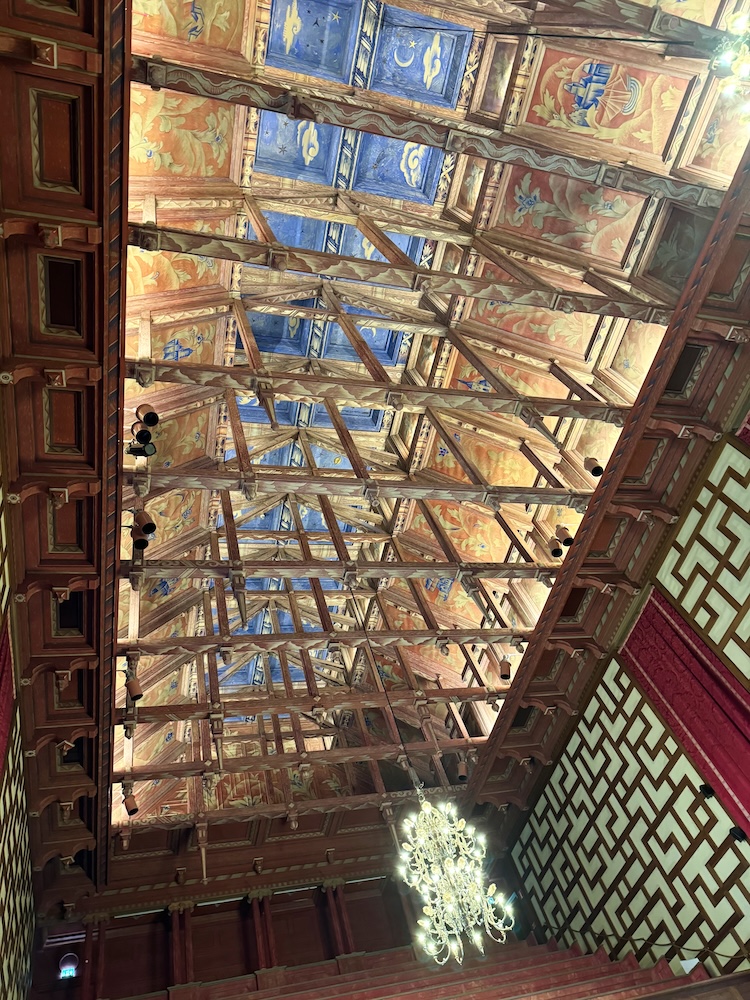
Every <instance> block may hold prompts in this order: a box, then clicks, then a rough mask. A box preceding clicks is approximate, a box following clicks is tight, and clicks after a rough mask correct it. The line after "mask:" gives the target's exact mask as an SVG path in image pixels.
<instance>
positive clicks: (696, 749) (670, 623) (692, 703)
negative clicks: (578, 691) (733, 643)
mask: <svg viewBox="0 0 750 1000" xmlns="http://www.w3.org/2000/svg"><path fill="white" fill-rule="evenodd" d="M621 658H622V661H623V663H624V664H625V666H626V667H627V668H628V670H629V671H630V672H631V674H632V675H633V677H634V678H635V679H636V680H637V682H638V683H639V684H640V686H641V687H642V688H643V690H644V691H645V693H646V694H647V695H648V697H649V698H650V699H651V701H652V702H653V703H654V706H655V708H656V710H657V711H658V712H659V714H660V715H661V716H662V718H663V719H664V721H665V722H666V723H667V725H668V726H669V727H670V728H671V729H672V732H673V733H674V735H675V736H676V738H677V739H678V740H679V741H680V743H681V744H682V746H683V749H684V750H685V752H686V753H687V755H688V756H689V757H690V759H691V760H692V762H693V764H694V765H695V767H696V768H697V769H698V771H699V772H700V773H701V774H702V775H703V776H704V777H705V778H706V780H707V782H709V783H710V784H711V786H712V787H713V788H714V789H715V791H716V793H717V795H718V797H719V799H720V800H721V802H722V804H723V805H724V806H725V807H726V809H727V811H728V812H729V813H730V815H731V816H732V817H733V818H734V820H735V821H736V822H737V823H738V825H739V826H740V827H741V828H742V829H743V830H745V831H746V832H748V833H750V692H748V691H747V689H746V688H745V687H743V685H742V684H741V683H740V682H739V681H738V680H737V678H736V677H735V676H734V674H733V673H732V672H731V671H730V670H729V669H728V668H727V667H726V666H725V665H724V663H722V661H721V660H720V659H719V657H718V656H716V654H715V653H713V652H712V650H710V649H709V648H708V646H707V645H706V644H705V643H704V642H703V640H702V639H701V638H700V637H699V636H698V635H697V634H696V633H695V632H694V631H693V629H692V628H691V627H690V625H688V623H687V622H686V621H685V620H684V619H683V618H682V616H681V615H679V614H678V613H677V611H675V609H674V608H673V607H672V606H671V605H670V604H669V603H668V602H667V601H666V600H665V599H664V597H662V595H661V594H660V593H658V592H657V591H656V590H654V591H653V592H652V594H651V596H650V598H649V600H648V602H647V604H646V606H645V607H644V609H643V612H642V613H641V616H640V618H639V619H638V621H637V622H636V625H635V627H634V629H633V631H632V632H631V633H630V636H629V638H628V641H627V642H626V644H625V647H624V649H623V651H622V654H621Z"/></svg>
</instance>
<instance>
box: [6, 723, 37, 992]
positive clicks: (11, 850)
mask: <svg viewBox="0 0 750 1000" xmlns="http://www.w3.org/2000/svg"><path fill="white" fill-rule="evenodd" d="M33 934H34V904H33V898H32V890H31V855H30V853H29V831H28V825H27V821H26V797H25V794H24V786H23V758H22V754H21V734H20V726H19V724H18V717H17V716H16V720H15V723H14V726H13V732H12V733H11V737H10V740H9V742H8V756H7V758H6V762H5V772H4V775H3V777H2V781H0V997H2V998H3V1000H23V998H24V997H25V996H26V990H27V986H28V979H29V969H30V964H31V963H30V958H31V946H32V939H33Z"/></svg>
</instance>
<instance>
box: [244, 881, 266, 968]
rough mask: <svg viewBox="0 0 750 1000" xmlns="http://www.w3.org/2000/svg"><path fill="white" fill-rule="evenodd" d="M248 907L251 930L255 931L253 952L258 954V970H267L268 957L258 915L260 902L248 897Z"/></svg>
mask: <svg viewBox="0 0 750 1000" xmlns="http://www.w3.org/2000/svg"><path fill="white" fill-rule="evenodd" d="M248 899H249V900H250V906H251V908H252V911H253V930H254V931H255V950H256V951H257V953H258V968H259V969H267V968H268V955H267V953H266V935H265V931H264V929H263V921H262V919H261V915H260V902H259V901H258V897H257V896H249V897H248Z"/></svg>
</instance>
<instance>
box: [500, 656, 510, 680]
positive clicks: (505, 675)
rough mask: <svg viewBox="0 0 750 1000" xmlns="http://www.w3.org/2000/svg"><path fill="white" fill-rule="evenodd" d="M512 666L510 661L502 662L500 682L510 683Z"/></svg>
mask: <svg viewBox="0 0 750 1000" xmlns="http://www.w3.org/2000/svg"><path fill="white" fill-rule="evenodd" d="M511 666H512V664H511V662H510V660H506V659H503V660H500V680H501V681H509V680H510V668H511Z"/></svg>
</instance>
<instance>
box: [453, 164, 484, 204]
mask: <svg viewBox="0 0 750 1000" xmlns="http://www.w3.org/2000/svg"><path fill="white" fill-rule="evenodd" d="M467 159H468V162H467V164H466V167H465V169H464V173H463V178H462V180H461V184H460V185H459V188H458V196H457V198H456V208H458V209H460V210H461V211H462V212H468V213H469V215H471V214H472V213H473V212H474V209H475V208H476V204H477V199H478V198H479V192H480V191H481V190H482V181H483V180H484V174H485V171H486V169H487V161H486V160H484V159H482V157H480V156H469V157H468V158H467Z"/></svg>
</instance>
